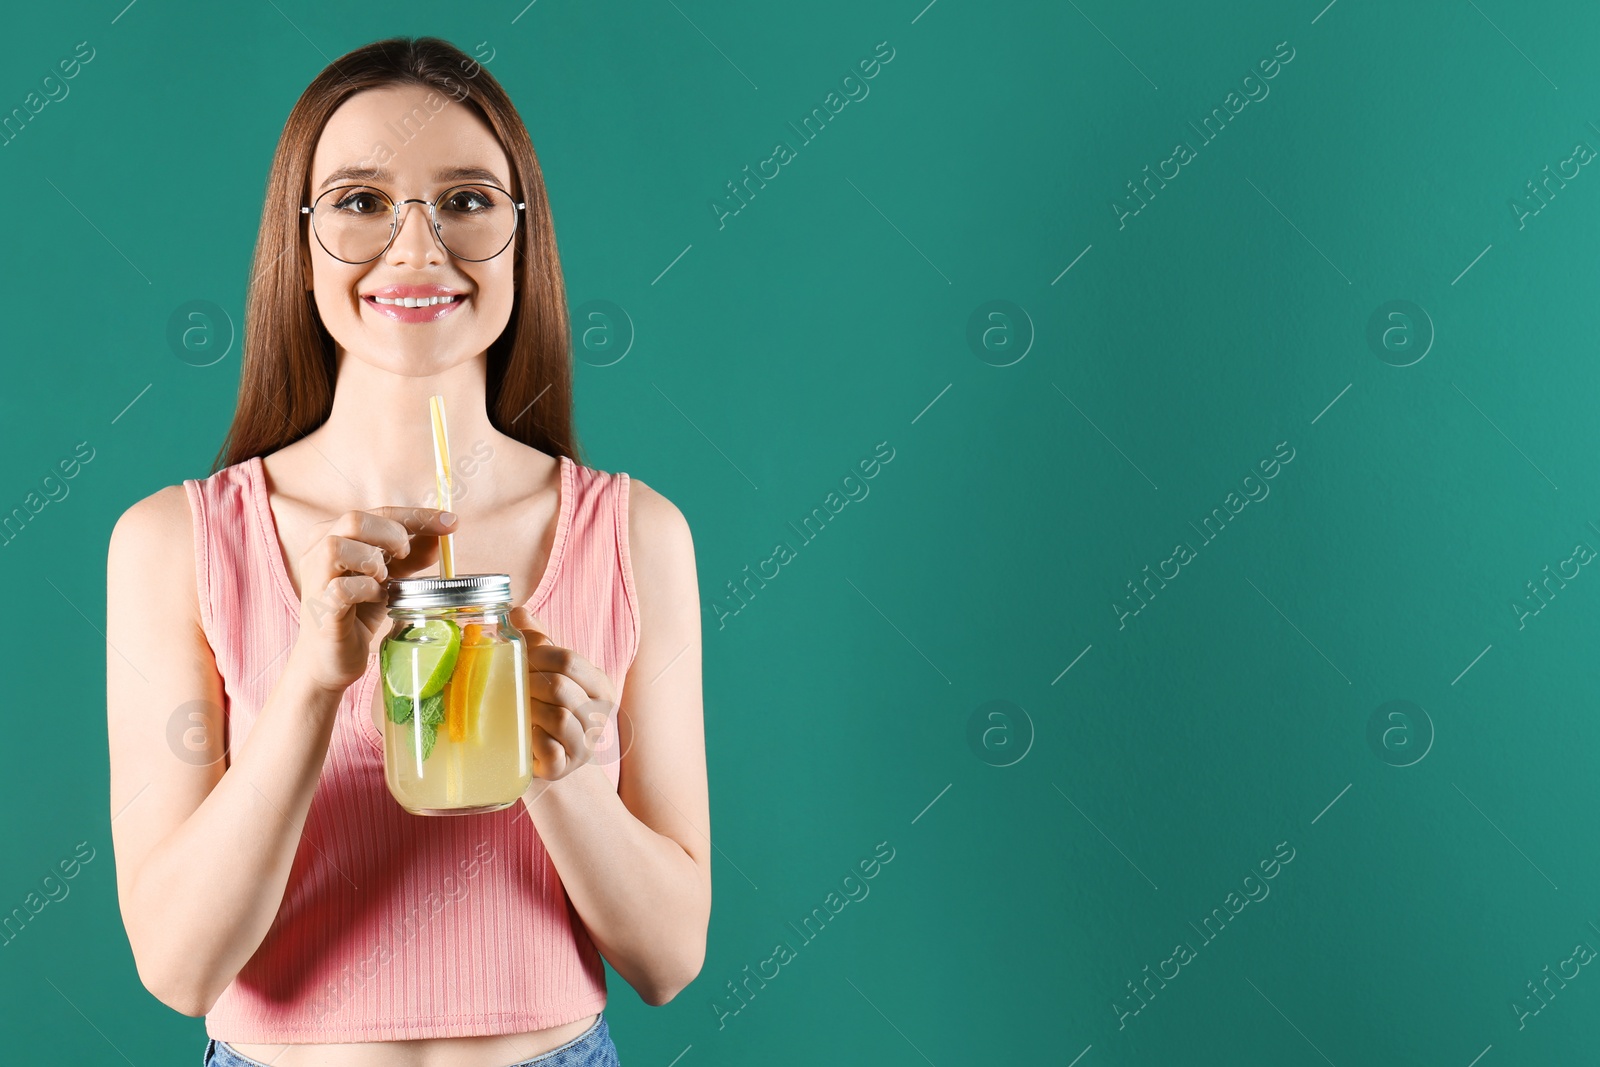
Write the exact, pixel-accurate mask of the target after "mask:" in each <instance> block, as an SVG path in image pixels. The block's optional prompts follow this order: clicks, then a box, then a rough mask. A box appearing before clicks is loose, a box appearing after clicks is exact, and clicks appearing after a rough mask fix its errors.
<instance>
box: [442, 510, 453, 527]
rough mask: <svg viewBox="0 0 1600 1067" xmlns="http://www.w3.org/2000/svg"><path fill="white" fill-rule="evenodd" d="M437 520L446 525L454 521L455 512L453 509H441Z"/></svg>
mask: <svg viewBox="0 0 1600 1067" xmlns="http://www.w3.org/2000/svg"><path fill="white" fill-rule="evenodd" d="M439 521H440V522H442V523H444V524H445V525H446V526H448V525H449V524H450V523H452V522H455V521H456V513H455V512H453V511H441V512H439Z"/></svg>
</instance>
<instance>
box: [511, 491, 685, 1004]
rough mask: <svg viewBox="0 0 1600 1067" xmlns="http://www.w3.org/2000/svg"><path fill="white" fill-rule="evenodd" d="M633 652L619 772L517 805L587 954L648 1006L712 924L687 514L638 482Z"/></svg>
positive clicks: (582, 778) (593, 774)
mask: <svg viewBox="0 0 1600 1067" xmlns="http://www.w3.org/2000/svg"><path fill="white" fill-rule="evenodd" d="M629 495H630V497H631V502H630V507H629V544H630V548H631V555H632V558H633V563H634V578H635V584H636V586H637V590H638V594H639V611H640V616H641V619H640V627H641V634H640V641H639V651H638V654H637V655H636V656H635V658H634V662H633V665H632V667H630V668H629V670H628V675H627V678H626V679H625V681H624V685H623V692H622V710H621V711H620V712H619V713H618V723H617V728H618V741H619V744H620V748H621V751H622V753H623V758H622V767H621V772H622V773H621V776H620V778H619V780H618V786H617V788H616V789H612V787H611V782H610V779H609V778H607V777H606V773H605V771H604V770H603V769H602V768H601V767H599V766H598V765H596V764H594V763H593V762H590V763H586V764H584V765H582V766H580V767H578V768H577V769H576V770H574V771H572V772H571V773H570V774H568V775H566V776H565V777H563V778H560V779H557V780H555V781H553V782H547V781H544V780H541V779H535V781H534V783H533V785H532V786H531V787H530V789H529V791H528V793H527V794H525V795H524V797H523V802H524V803H525V804H526V805H527V806H528V813H529V815H530V816H531V817H532V819H533V821H534V825H535V827H536V828H537V829H538V831H539V836H540V837H541V838H542V839H543V840H544V843H545V847H546V848H547V849H548V850H549V853H550V858H551V861H552V862H553V863H554V864H555V866H556V870H557V872H558V873H559V874H560V875H561V881H562V884H563V885H564V886H565V887H566V890H567V895H568V896H569V897H570V898H571V900H572V904H573V907H574V908H575V909H576V910H577V912H578V915H579V917H580V918H582V920H583V922H584V925H585V927H587V928H588V931H589V934H590V937H591V938H592V939H593V940H594V943H595V947H596V948H597V949H598V950H599V951H600V953H601V955H603V956H604V957H605V958H606V960H607V961H608V962H609V963H610V964H611V966H612V967H614V968H616V971H617V973H618V974H619V975H621V976H622V977H623V979H624V980H626V981H627V983H628V984H629V985H631V986H633V988H634V989H635V990H637V991H638V993H639V995H640V997H641V998H643V999H644V1001H645V1002H646V1003H648V1004H652V1005H656V1006H660V1005H662V1004H665V1003H667V1002H668V1001H670V1000H671V999H672V998H673V997H675V996H676V995H677V994H678V993H679V992H680V991H681V990H682V989H683V988H684V987H685V986H687V985H688V984H689V983H690V982H692V981H693V980H694V978H695V976H696V975H697V974H699V973H700V968H701V965H702V964H703V963H704V961H705V952H706V931H707V928H708V926H709V925H710V921H711V836H710V835H711V817H710V813H709V800H708V797H707V786H706V756H705V730H704V724H703V713H702V708H701V665H700V597H699V590H698V586H697V581H696V575H695V562H694V543H693V540H692V539H691V536H690V531H689V526H688V523H687V522H685V521H684V518H683V515H682V514H681V513H680V512H679V511H678V509H677V508H676V507H674V506H673V505H672V503H671V502H670V501H668V500H667V499H666V498H665V497H662V496H661V495H660V494H658V493H656V492H655V491H654V490H652V489H650V488H649V487H648V486H646V485H645V484H644V483H642V482H640V481H639V480H638V479H633V481H632V485H631V487H630V491H629Z"/></svg>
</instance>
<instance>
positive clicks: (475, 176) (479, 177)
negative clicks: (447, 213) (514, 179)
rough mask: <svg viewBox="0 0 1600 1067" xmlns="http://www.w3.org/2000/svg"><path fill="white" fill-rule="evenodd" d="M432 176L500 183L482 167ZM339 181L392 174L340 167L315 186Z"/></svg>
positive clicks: (391, 178) (378, 178)
mask: <svg viewBox="0 0 1600 1067" xmlns="http://www.w3.org/2000/svg"><path fill="white" fill-rule="evenodd" d="M433 177H434V179H435V180H436V181H486V182H490V183H491V184H494V185H500V184H501V181H500V176H499V175H498V174H496V173H495V172H494V171H492V170H485V169H484V168H483V167H444V168H442V169H440V170H436V171H434V173H433ZM341 181H364V182H375V181H376V182H392V181H394V175H393V174H392V173H390V172H389V171H386V170H384V169H383V168H382V167H358V166H347V167H340V168H339V169H338V170H336V171H334V172H333V173H332V174H330V175H328V176H327V177H326V178H324V179H323V181H322V184H321V185H319V186H317V188H318V189H319V190H320V189H326V188H327V187H328V186H330V185H332V184H334V183H335V182H341Z"/></svg>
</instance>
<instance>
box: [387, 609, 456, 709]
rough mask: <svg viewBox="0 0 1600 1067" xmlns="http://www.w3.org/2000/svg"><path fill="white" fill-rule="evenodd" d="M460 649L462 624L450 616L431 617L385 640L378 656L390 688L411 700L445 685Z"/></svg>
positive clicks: (389, 689)
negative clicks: (456, 622) (457, 623)
mask: <svg viewBox="0 0 1600 1067" xmlns="http://www.w3.org/2000/svg"><path fill="white" fill-rule="evenodd" d="M460 652H461V628H460V627H459V626H457V625H456V624H455V623H453V622H451V621H450V620H449V619H429V620H428V621H427V622H425V623H423V624H422V625H421V626H412V627H410V628H409V629H407V630H405V631H403V632H401V633H400V634H398V635H397V636H395V637H392V638H389V639H387V640H385V641H384V643H383V648H382V649H381V650H380V654H379V657H378V658H379V660H380V661H381V669H382V671H383V684H384V688H385V690H386V691H387V692H389V693H392V694H393V695H395V696H397V697H406V698H408V699H410V700H416V699H418V698H427V697H431V696H434V695H435V694H437V693H438V692H440V691H441V690H442V689H444V684H445V682H447V681H449V680H450V673H451V672H452V671H454V670H455V668H456V657H457V656H458V655H460Z"/></svg>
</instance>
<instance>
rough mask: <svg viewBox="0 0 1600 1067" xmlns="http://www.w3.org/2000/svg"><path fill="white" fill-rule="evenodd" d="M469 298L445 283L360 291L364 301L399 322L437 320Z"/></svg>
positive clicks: (387, 286) (393, 286)
mask: <svg viewBox="0 0 1600 1067" xmlns="http://www.w3.org/2000/svg"><path fill="white" fill-rule="evenodd" d="M468 299H469V297H468V296H467V294H466V293H463V292H461V291H460V290H458V289H451V288H448V287H447V286H443V285H386V286H384V287H383V288H381V289H374V290H372V291H371V292H368V293H363V294H361V302H362V303H363V304H365V305H366V306H367V307H369V308H371V309H372V310H373V311H376V312H378V313H379V314H380V315H383V316H384V317H386V318H389V319H393V320H394V321H396V322H407V323H420V322H437V321H439V320H440V319H442V318H444V317H445V316H446V315H449V314H450V313H451V312H453V311H455V309H456V308H458V307H460V306H461V305H462V304H464V303H466V301H467V300H468Z"/></svg>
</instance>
